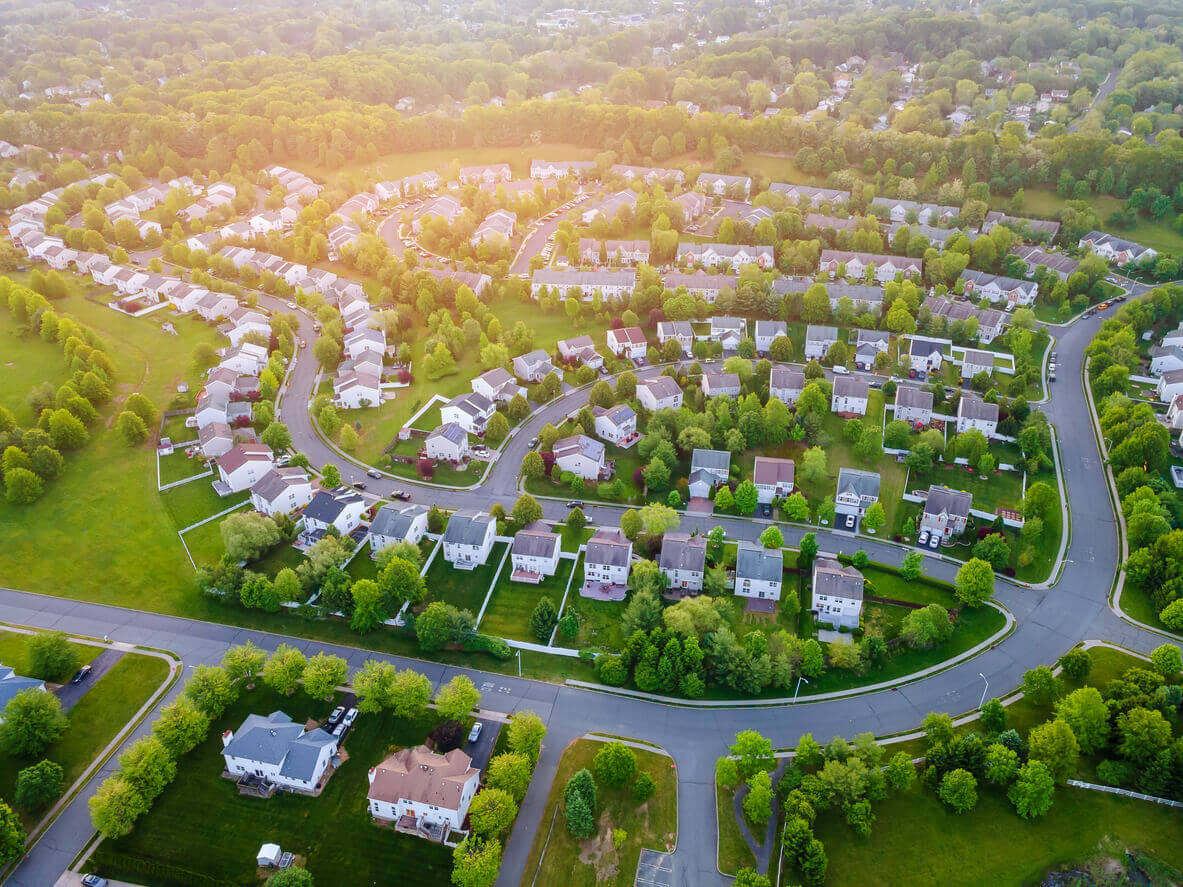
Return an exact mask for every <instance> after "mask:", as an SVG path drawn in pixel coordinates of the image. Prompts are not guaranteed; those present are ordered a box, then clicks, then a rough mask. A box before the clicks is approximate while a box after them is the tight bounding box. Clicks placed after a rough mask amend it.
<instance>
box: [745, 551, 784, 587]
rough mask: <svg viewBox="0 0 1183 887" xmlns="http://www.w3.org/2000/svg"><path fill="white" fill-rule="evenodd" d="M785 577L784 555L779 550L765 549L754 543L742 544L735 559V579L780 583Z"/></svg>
mask: <svg viewBox="0 0 1183 887" xmlns="http://www.w3.org/2000/svg"><path fill="white" fill-rule="evenodd" d="M783 575H784V554H783V553H782V552H781V550H780V549H779V548H765V547H764V546H763V545H757V544H755V543H753V542H740V543H739V551H738V552H737V553H736V557H735V578H736V579H737V580H741V579H756V580H759V581H763V582H780V581H781V579H782V577H783Z"/></svg>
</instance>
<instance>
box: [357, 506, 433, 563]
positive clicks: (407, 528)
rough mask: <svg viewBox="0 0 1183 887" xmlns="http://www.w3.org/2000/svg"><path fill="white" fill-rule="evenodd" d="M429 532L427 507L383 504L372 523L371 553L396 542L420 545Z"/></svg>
mask: <svg viewBox="0 0 1183 887" xmlns="http://www.w3.org/2000/svg"><path fill="white" fill-rule="evenodd" d="M426 533H427V509H426V508H424V507H423V506H422V505H383V506H382V507H381V508H379V509H378V513H377V514H376V515H374V520H373V521H372V522H371V523H370V530H369V539H370V555H371V556H372V557H377V556H378V552H379V551H381V550H382V549H383V548H386V547H388V546H390V545H394V544H395V543H396V542H410V543H411V544H412V545H418V544H419V540H421V539H422V538H423V537H424V535H426Z"/></svg>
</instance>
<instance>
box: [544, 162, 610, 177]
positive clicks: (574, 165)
mask: <svg viewBox="0 0 1183 887" xmlns="http://www.w3.org/2000/svg"><path fill="white" fill-rule="evenodd" d="M595 168H596V163H595V161H594V160H531V161H530V178H532V179H562V178H565V177H566V176H574V177H578V176H584V175H588V174H589V173H591V172H593V171H594V170H595Z"/></svg>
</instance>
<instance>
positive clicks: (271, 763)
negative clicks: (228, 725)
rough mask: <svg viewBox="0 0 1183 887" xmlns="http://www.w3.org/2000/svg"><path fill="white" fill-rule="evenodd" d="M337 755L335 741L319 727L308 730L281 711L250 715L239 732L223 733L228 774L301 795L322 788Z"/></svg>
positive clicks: (223, 747) (224, 756) (223, 746)
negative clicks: (250, 778) (322, 781)
mask: <svg viewBox="0 0 1183 887" xmlns="http://www.w3.org/2000/svg"><path fill="white" fill-rule="evenodd" d="M336 753H337V739H336V738H334V737H333V736H332V735H330V734H329V733H327V732H326V731H324V730H322V729H321V728H320V727H315V728H313V729H311V730H305V729H304V725H303V724H297V723H295V722H293V721H292V719H291V718H290V717H288V716H287V715H286V714H284V713H283V712H282V711H274V712H272V713H271V714H269V715H248V716H247V719H246V720H245V721H243V722H242V726H241V727H239V728H238V730H237V732H236V731H234V730H227V731H226V732H225V733H223V734H222V757H223V759H225V761H226V772H227V773H228V774H230V775H231V776H236V777H239V778H240V779H241V778H242V777H253V778H254V779H258V780H261V781H262V782H264V783H266V784H270V785H272V786H276V787H279V788H283V789H287V790H288V791H294V792H300V793H302V794H314V793H315V792H316V791H317V790H318V789H319V788H320V787H321V778H322V777H324V776H325V774H326V772H327V771H328V769H329V765H330V764H331V763H332V759H333V756H334V755H335V754H336Z"/></svg>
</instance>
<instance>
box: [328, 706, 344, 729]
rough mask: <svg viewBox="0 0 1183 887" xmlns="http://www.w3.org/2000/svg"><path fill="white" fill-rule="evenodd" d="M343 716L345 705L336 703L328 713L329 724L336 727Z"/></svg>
mask: <svg viewBox="0 0 1183 887" xmlns="http://www.w3.org/2000/svg"><path fill="white" fill-rule="evenodd" d="M344 716H345V706H343V705H338V706H337V707H336V708H334V709H333V713H332V714H331V715H329V726H330V727H336V726H337V725H338V724H339V723H341V718H342V717H344Z"/></svg>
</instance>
